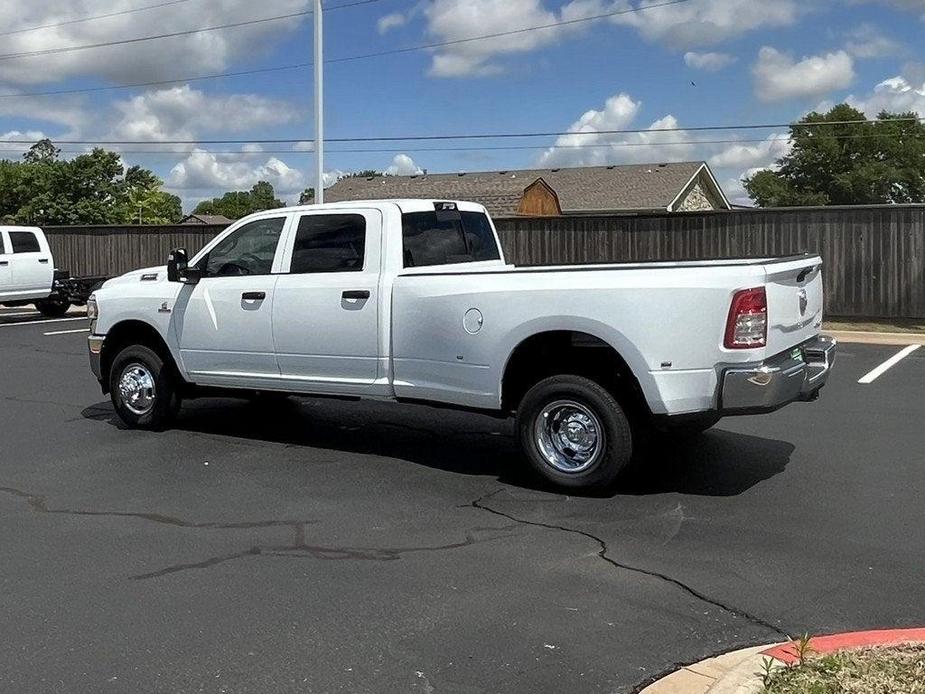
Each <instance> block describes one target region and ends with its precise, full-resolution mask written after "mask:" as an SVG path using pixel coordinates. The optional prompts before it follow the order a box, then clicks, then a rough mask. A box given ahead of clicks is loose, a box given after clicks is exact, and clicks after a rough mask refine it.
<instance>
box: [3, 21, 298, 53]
mask: <svg viewBox="0 0 925 694" xmlns="http://www.w3.org/2000/svg"><path fill="white" fill-rule="evenodd" d="M311 13H312V12H311V10H303V11H302V12H290V13H289V14H281V15H277V16H275V17H263V18H261V19H248V20H246V21H241V22H231V23H229V24H216V25H214V26H208V27H201V28H199V29H186V30H184V31H172V32H170V33H166V34H154V35H151V36H137V37H135V38H131V39H119V40H118V41H102V42H100V43H85V44H82V45H79V46H59V47H58V48H45V49H43V50H40V51H24V52H22V53H3V54H0V60H12V59H14V58H29V57H34V56H40V55H56V54H58V53H71V52H73V51H85V50H89V49H91V48H103V47H105V46H124V45H127V44H132V43H142V42H144V41H155V40H158V39H168V38H173V37H175V36H189V35H191V34H199V33H205V32H207V31H218V30H219V29H233V28H235V27H243V26H251V25H253V24H264V23H266V22H276V21H280V20H283V19H293V18H295V17H304V16H305V15H309V14H311Z"/></svg>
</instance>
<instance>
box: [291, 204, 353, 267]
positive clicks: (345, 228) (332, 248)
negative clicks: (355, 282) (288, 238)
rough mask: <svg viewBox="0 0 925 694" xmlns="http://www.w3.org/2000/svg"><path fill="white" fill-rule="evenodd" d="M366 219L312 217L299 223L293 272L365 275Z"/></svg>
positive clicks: (333, 216) (294, 247)
mask: <svg viewBox="0 0 925 694" xmlns="http://www.w3.org/2000/svg"><path fill="white" fill-rule="evenodd" d="M365 257H366V218H365V217H364V216H363V215H361V214H310V215H305V216H304V217H302V218H301V219H300V220H299V228H298V230H297V231H296V237H295V244H294V245H293V248H292V262H291V263H290V266H289V272H291V273H292V274H305V273H314V272H362V271H363V264H364V259H365Z"/></svg>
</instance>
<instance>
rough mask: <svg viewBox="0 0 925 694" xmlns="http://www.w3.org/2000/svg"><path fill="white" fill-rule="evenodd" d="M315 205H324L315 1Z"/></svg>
mask: <svg viewBox="0 0 925 694" xmlns="http://www.w3.org/2000/svg"><path fill="white" fill-rule="evenodd" d="M314 19H315V203H316V204H318V205H320V204H322V203H324V43H323V41H324V18H323V17H322V15H321V0H315V16H314Z"/></svg>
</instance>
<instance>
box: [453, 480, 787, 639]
mask: <svg viewBox="0 0 925 694" xmlns="http://www.w3.org/2000/svg"><path fill="white" fill-rule="evenodd" d="M502 491H504V489H496V490H495V491H493V492H489V493H487V494H483V495H482V496H480V497H479V498H477V499H475V500H474V501H471V502H470V503H469V505H470V506H471V507H472V508H477V509H479V510H480V511H485V512H487V513H491V514H494V515H496V516H500V517H502V518H507V519H508V520H511V521H514V522H515V523H522V524H524V525H533V526H536V527H539V528H546V529H548V530H558V531H561V532H565V533H572V534H574V535H580V536H582V537H584V538H587V539H589V540H592V541H594V542H596V543H597V544H598V545H600V550H599V551H598V552H597V556H598V557H600V558H601V559H603V560H604V561H605V562H607V563H608V564H611V565H612V566H615V567H616V568H618V569H623V570H624V571H632V572H633V573H638V574H642V575H644V576H650V577H652V578H657V579H659V580H661V581H665V582H666V583H670V584H671V585H673V586H675V587H677V588H680V589H681V590H682V591H684V592H685V593H687V594H688V595H691V596H693V597H694V598H696V599H698V600H700V601H702V602H705V603H707V604H708V605H713V606H714V607H717V608H719V609H721V610H723V611H725V612H728V613H729V614H731V615H733V616H735V617H739V618H740V619H745V620H747V621H749V622H751V623H752V624H755V625H758V626H760V627H763V628H765V629H769V630H770V631H773V632H774V633H775V634H777V635H778V636H782V637H784V639H785V640H787V641H790V640H791V639H792V637H791V636H790V635H789V634H788V633H787V632H785V631H784V630H783V629H781V628H780V627H778V626H775V625H774V624H771V623H770V622H768V621H766V620H764V619H762V618H761V617H758V616H756V615H753V614H751V613H750V612H747V611H746V610H743V609H741V608H738V607H734V606H732V605H728V604H726V603H723V602H720V601H719V600H717V599H715V598H711V597H710V596H708V595H706V594H704V593H701V592H700V591H699V590H697V589H696V588H694V587H692V586H689V585H688V584H686V583H684V582H683V581H681V580H680V579H677V578H674V577H672V576H669V575H668V574H664V573H661V572H659V571H653V570H651V569H643V568H641V567H638V566H632V565H630V564H624V563H622V562H619V561H617V560H616V559H614V558H613V557H609V556H607V549H608V548H607V542H606V541H605V540H603V539H602V538H600V537H598V536H597V535H593V534H591V533H589V532H587V531H585V530H578V529H577V528H569V527H568V526H564V525H556V524H554V523H543V522H541V521H530V520H525V519H523V518H518V517H517V516H514V515H512V514H510V513H506V512H504V511H499V510H497V509H494V508H491V507H490V506H487V505H486V502H487V501H488V500H490V499H491V498H492V497H494V496H495V495H497V494H499V493H501V492H502Z"/></svg>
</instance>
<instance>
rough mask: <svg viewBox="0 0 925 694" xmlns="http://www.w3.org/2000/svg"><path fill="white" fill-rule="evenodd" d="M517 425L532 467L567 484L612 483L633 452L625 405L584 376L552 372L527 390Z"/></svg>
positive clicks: (582, 486)
mask: <svg viewBox="0 0 925 694" xmlns="http://www.w3.org/2000/svg"><path fill="white" fill-rule="evenodd" d="M517 431H518V434H519V437H520V444H521V447H522V448H523V451H524V454H525V455H526V457H527V460H528V461H529V462H530V464H531V466H532V467H533V469H534V470H536V472H538V473H539V474H540V475H541V476H542V477H543V478H545V479H546V480H548V481H550V482H552V483H553V484H555V485H557V486H560V487H566V488H569V489H583V490H593V489H601V488H606V487H608V486H609V485H610V484H612V483H613V482H614V480H616V478H617V476H618V475H619V474H620V473H621V472H622V471H623V469H624V468H625V467H626V465H627V464H628V463H629V462H630V460H631V458H632V455H633V437H632V432H631V428H630V424H629V421H628V420H627V418H626V415H625V413H624V412H623V408H622V407H620V404H619V403H618V402H617V400H616V399H615V398H614V397H613V395H611V394H610V392H608V391H607V390H606V389H605V388H603V387H602V386H600V385H599V384H597V383H595V382H594V381H591V380H590V379H587V378H583V377H581V376H552V377H550V378H546V379H544V380H542V381H540V382H539V383H537V384H536V385H535V386H533V387H532V388H531V389H530V390H529V391H527V394H526V395H525V396H524V398H523V400H522V401H521V403H520V406H519V407H518V409H517Z"/></svg>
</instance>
